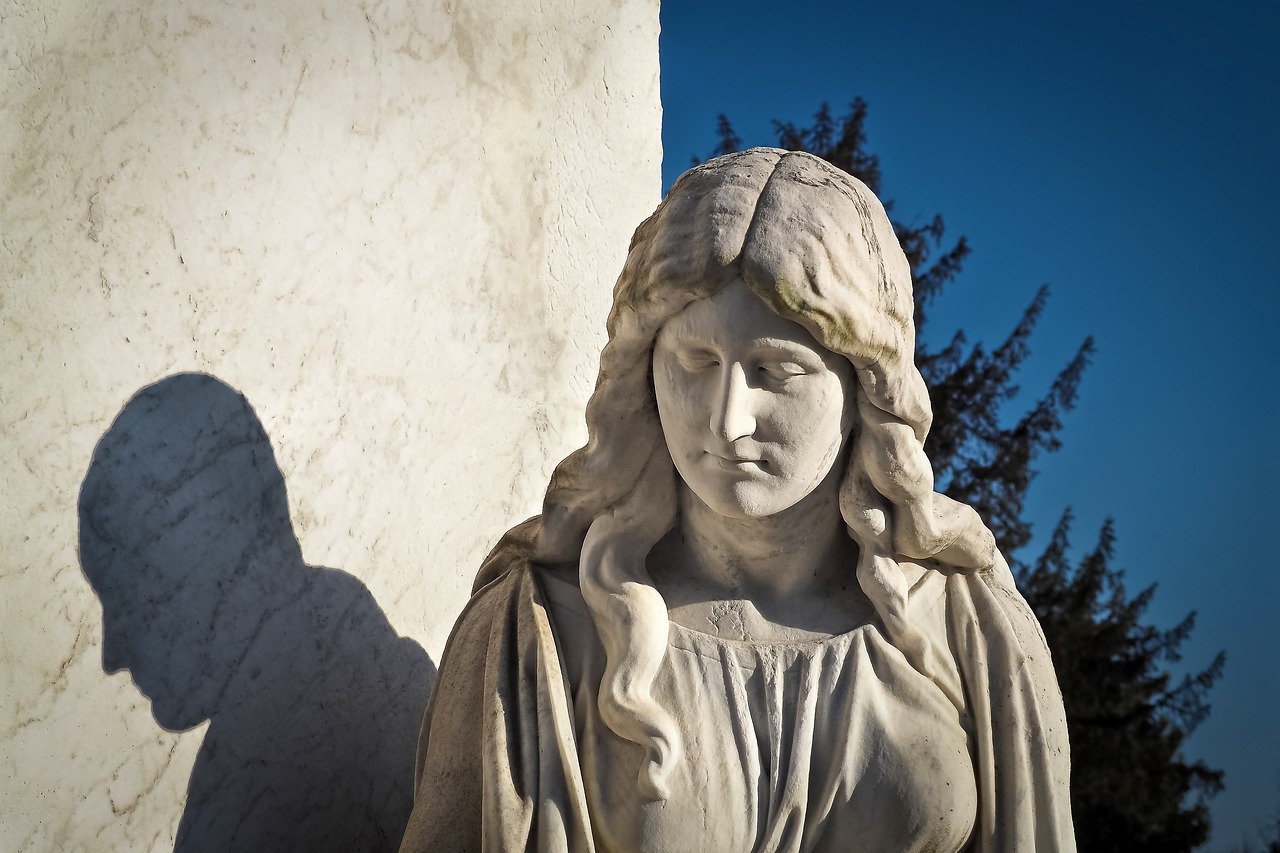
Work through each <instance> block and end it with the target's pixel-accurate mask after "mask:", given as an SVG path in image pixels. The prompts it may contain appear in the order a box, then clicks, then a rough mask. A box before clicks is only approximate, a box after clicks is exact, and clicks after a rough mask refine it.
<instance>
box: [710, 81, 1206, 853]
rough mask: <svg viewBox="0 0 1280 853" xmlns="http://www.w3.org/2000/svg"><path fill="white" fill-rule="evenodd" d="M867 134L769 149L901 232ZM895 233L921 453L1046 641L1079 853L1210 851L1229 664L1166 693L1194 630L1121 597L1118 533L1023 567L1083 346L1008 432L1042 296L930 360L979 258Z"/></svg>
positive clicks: (820, 121) (835, 127) (1062, 543)
mask: <svg viewBox="0 0 1280 853" xmlns="http://www.w3.org/2000/svg"><path fill="white" fill-rule="evenodd" d="M866 118H867V104H866V102H865V101H863V100H862V99H861V98H855V99H854V100H853V102H852V103H851V104H850V105H849V111H848V112H847V113H846V114H845V115H843V116H840V117H834V116H833V115H832V113H831V110H830V108H829V107H828V105H827V104H825V103H824V104H823V105H822V107H821V108H820V109H819V110H818V112H817V114H816V115H815V116H814V119H813V123H812V124H811V125H810V126H808V127H797V126H796V125H794V124H792V123H791V122H785V123H784V122H780V121H774V122H773V129H774V133H775V135H776V137H777V141H776V144H777V146H778V147H780V148H785V149H788V150H792V151H808V152H810V153H811V154H815V155H817V156H818V157H821V158H823V159H824V160H827V161H828V162H830V163H831V164H833V165H835V166H837V167H839V168H841V169H843V170H844V171H846V172H848V173H850V174H852V175H854V176H855V177H857V178H858V179H860V180H861V181H862V182H863V183H865V184H866V185H867V186H868V187H870V188H871V190H872V191H873V192H874V193H875V194H876V195H877V196H879V197H880V199H881V201H883V202H884V203H885V207H886V209H888V211H889V213H890V217H891V218H893V206H892V203H891V202H890V201H889V200H888V199H886V198H885V196H884V194H883V193H882V190H881V172H880V161H879V158H877V157H876V156H875V155H874V154H872V153H870V152H869V151H868V148H867V136H866ZM717 137H718V143H717V145H716V147H715V149H714V151H713V154H716V155H718V154H726V153H729V152H731V151H737V150H741V149H742V147H743V146H742V140H741V138H740V137H739V136H738V134H737V133H736V132H735V131H734V129H733V125H732V123H731V122H730V121H729V119H728V118H727V117H726V116H724V115H723V114H722V115H720V116H719V119H718V126H717ZM694 162H695V163H696V162H698V161H697V160H696V158H695V161H694ZM894 229H895V231H896V232H897V235H898V239H899V241H900V242H901V244H902V247H903V250H904V251H905V252H906V255H907V260H908V262H909V263H910V265H911V271H912V280H913V282H914V285H915V299H916V305H915V321H916V330H917V339H916V363H917V365H918V366H919V367H920V371H921V373H922V374H923V375H924V378H925V380H926V382H927V383H928V384H929V389H930V399H931V401H932V403H933V411H934V421H933V428H932V430H931V432H930V433H929V436H928V439H927V440H926V443H925V450H926V452H927V453H928V455H929V458H930V460H931V461H932V462H933V466H934V474H935V478H936V480H937V483H938V485H939V488H941V489H942V490H943V491H945V492H946V493H947V494H949V495H951V496H952V497H954V498H957V499H959V500H962V501H965V502H966V503H968V504H970V505H971V506H973V507H974V508H975V509H976V510H977V511H978V512H979V514H981V516H982V517H983V519H984V520H986V522H987V524H988V525H989V526H990V527H991V529H992V532H993V533H994V534H995V536H996V540H997V542H998V543H999V546H1000V549H1001V551H1002V552H1003V553H1005V554H1006V555H1008V556H1009V558H1010V561H1011V563H1012V565H1013V568H1014V571H1015V574H1016V575H1017V576H1018V579H1019V584H1020V586H1021V588H1022V591H1023V594H1024V595H1025V596H1026V598H1027V601H1028V603H1030V605H1031V607H1032V609H1033V610H1035V612H1036V615H1037V616H1038V617H1039V619H1040V622H1041V624H1042V626H1043V627H1044V631H1045V637H1046V639H1047V640H1048V642H1049V648H1050V650H1051V652H1052V653H1053V659H1054V665H1055V667H1056V669H1057V673H1058V679H1059V682H1060V685H1061V687H1062V693H1063V700H1064V703H1065V705H1066V711H1067V726H1068V731H1069V733H1070V738H1071V744H1072V792H1071V798H1072V809H1073V813H1074V816H1075V822H1076V834H1077V843H1078V845H1079V849H1081V850H1087V851H1091V853H1093V851H1099V852H1100V853H1106V851H1121V850H1123V851H1148V850H1150V851H1157V850H1158V851H1165V853H1173V851H1189V850H1192V849H1194V848H1195V847H1197V846H1199V845H1201V844H1203V843H1204V841H1205V840H1206V839H1207V838H1208V833H1209V813H1208V806H1207V798H1208V797H1210V796H1212V795H1213V794H1214V793H1216V792H1217V791H1218V790H1220V789H1221V787H1222V774H1221V772H1219V771H1215V770H1211V769H1209V768H1208V767H1206V766H1205V765H1204V764H1203V763H1202V762H1199V761H1195V762H1192V763H1188V762H1187V760H1186V759H1185V758H1184V757H1183V754H1182V751H1181V748H1182V744H1183V741H1184V740H1185V738H1186V737H1187V735H1188V734H1190V732H1191V731H1192V730H1193V729H1194V728H1195V727H1196V726H1197V725H1198V724H1199V723H1200V722H1202V721H1203V720H1204V718H1205V716H1206V715H1207V714H1208V713H1209V705H1208V704H1207V701H1206V699H1207V696H1208V692H1209V690H1210V688H1211V687H1212V685H1213V683H1214V681H1215V680H1216V679H1217V678H1218V677H1219V676H1220V675H1221V672H1222V667H1223V663H1224V657H1223V655H1221V654H1219V655H1218V657H1217V658H1216V659H1215V660H1214V662H1213V663H1212V664H1211V665H1210V666H1209V667H1208V668H1207V669H1205V670H1204V671H1202V672H1199V673H1196V674H1194V675H1190V676H1187V677H1186V678H1184V679H1182V680H1181V681H1179V682H1178V683H1177V684H1173V682H1172V680H1171V675H1170V673H1169V672H1168V671H1167V670H1166V669H1165V668H1164V667H1165V665H1167V664H1169V663H1175V662H1177V661H1178V660H1179V654H1178V649H1179V647H1180V646H1181V645H1182V643H1183V642H1184V641H1185V640H1186V639H1187V637H1188V635H1189V634H1190V632H1191V630H1192V628H1193V627H1194V624H1195V614H1194V613H1192V614H1190V615H1189V616H1187V618H1186V619H1184V620H1183V621H1182V622H1181V623H1180V624H1178V625H1177V626H1175V627H1174V628H1172V629H1169V630H1164V631H1162V630H1159V629H1157V628H1155V627H1152V626H1150V625H1148V624H1146V623H1144V622H1143V621H1142V617H1143V614H1144V613H1145V611H1146V608H1147V606H1148V605H1149V604H1150V602H1151V599H1152V596H1153V595H1154V594H1155V588H1154V587H1149V588H1147V589H1145V590H1143V591H1142V592H1140V593H1138V594H1137V595H1136V596H1133V597H1132V598H1130V597H1128V594H1127V592H1126V590H1125V587H1124V582H1123V577H1124V574H1123V572H1122V571H1121V570H1120V569H1118V568H1115V567H1113V566H1112V562H1113V549H1114V541H1115V533H1114V529H1113V525H1112V523H1111V522H1110V521H1108V522H1107V523H1106V524H1105V525H1104V527H1103V529H1102V532H1101V535H1100V538H1099V542H1098V545H1097V547H1096V548H1095V549H1094V550H1093V551H1091V552H1090V553H1089V554H1087V555H1086V556H1085V557H1084V558H1083V559H1082V560H1081V561H1080V563H1079V565H1078V566H1076V567H1074V568H1072V567H1071V566H1070V565H1069V564H1068V560H1067V551H1068V547H1069V543H1068V533H1069V528H1070V518H1071V516H1070V512H1069V511H1068V512H1066V513H1064V515H1063V517H1062V521H1061V522H1060V523H1059V524H1058V527H1057V529H1056V530H1055V531H1054V534H1053V536H1052V538H1051V541H1050V543H1049V546H1048V548H1047V549H1046V550H1045V552H1044V554H1042V555H1041V556H1040V558H1039V559H1037V560H1036V561H1035V562H1034V563H1033V564H1030V565H1028V564H1026V563H1025V562H1023V561H1022V560H1021V559H1020V558H1019V552H1020V551H1021V550H1022V549H1023V548H1024V547H1025V546H1026V545H1028V544H1029V543H1030V541H1031V533H1032V531H1031V524H1030V522H1028V521H1027V520H1026V519H1025V518H1024V517H1023V505H1024V500H1025V498H1026V494H1027V489H1028V487H1029V486H1030V484H1031V480H1032V479H1033V478H1034V476H1035V468H1034V467H1033V463H1034V462H1035V460H1036V459H1037V457H1038V456H1039V455H1040V454H1041V453H1044V452H1046V451H1054V450H1057V449H1058V448H1059V447H1060V446H1061V441H1060V439H1059V433H1060V432H1061V430H1062V416H1063V414H1064V413H1065V412H1067V411H1069V410H1070V409H1071V408H1073V407H1074V405H1075V403H1076V397H1077V392H1078V389H1079V386H1080V381H1081V379H1082V377H1083V375H1084V370H1085V367H1086V366H1087V365H1088V363H1089V360H1090V357H1091V356H1092V355H1093V340H1092V339H1091V338H1085V339H1084V341H1083V342H1082V343H1081V344H1080V347H1079V349H1078V350H1077V351H1076V352H1075V354H1074V356H1073V357H1072V358H1071V359H1070V360H1069V361H1068V362H1067V364H1066V366H1065V367H1063V369H1062V370H1061V371H1060V372H1059V373H1058V375H1057V377H1056V378H1055V379H1054V381H1053V382H1052V383H1051V384H1050V386H1049V388H1048V389H1047V390H1046V391H1045V393H1044V394H1043V396H1042V397H1041V398H1040V399H1039V400H1038V401H1037V402H1036V404H1035V405H1034V406H1032V407H1031V409H1030V411H1028V412H1027V413H1026V414H1025V415H1023V416H1022V417H1021V418H1019V419H1017V420H1016V421H1014V422H1013V423H1003V422H1002V421H1001V419H1000V411H1001V406H1002V404H1004V403H1006V402H1008V401H1010V400H1012V399H1013V398H1014V397H1015V396H1016V395H1017V394H1018V391H1019V388H1018V386H1017V384H1015V381H1014V380H1015V374H1016V373H1017V370H1018V368H1019V366H1020V365H1021V364H1022V363H1023V361H1024V360H1025V359H1026V357H1027V354H1028V353H1029V351H1030V338H1031V334H1032V332H1033V331H1034V329H1035V326H1036V323H1037V321H1038V320H1039V319H1040V316H1041V314H1042V313H1043V311H1044V308H1045V305H1046V303H1047V301H1048V297H1049V291H1048V288H1047V287H1041V288H1040V289H1039V290H1038V291H1037V292H1036V294H1035V296H1034V297H1033V298H1032V300H1031V302H1030V304H1029V305H1028V306H1027V309H1026V310H1025V311H1024V313H1023V315H1022V318H1021V319H1020V320H1019V321H1018V323H1017V325H1015V326H1014V328H1013V330H1012V331H1011V332H1010V333H1009V335H1008V336H1007V337H1006V338H1005V340H1004V341H1003V342H1002V343H1000V345H999V346H997V347H995V348H994V349H990V350H989V349H988V348H987V347H985V346H984V345H983V344H982V343H981V342H979V343H975V344H972V345H970V344H969V343H968V341H967V340H966V338H965V335H964V332H963V331H956V332H955V333H954V334H953V335H952V336H951V338H950V339H949V341H948V343H947V344H946V345H945V346H942V347H940V348H937V349H931V348H930V347H929V346H928V345H927V344H926V342H925V340H924V336H923V335H920V334H919V332H920V331H921V330H922V329H923V328H924V327H925V324H926V321H927V320H929V319H930V314H929V309H930V308H931V306H932V304H933V302H934V300H935V299H936V298H937V296H938V295H939V294H940V293H941V292H942V291H943V289H944V288H945V287H946V285H948V284H949V283H950V282H952V281H953V280H954V279H955V278H956V276H957V275H959V273H960V272H961V269H962V267H963V265H964V261H965V259H966V258H967V257H968V255H969V252H970V247H969V244H968V243H967V242H966V241H965V239H964V238H963V237H960V238H958V239H956V240H955V241H954V242H948V241H947V239H946V232H945V225H944V223H943V220H942V217H941V216H935V217H934V218H933V219H932V220H930V221H929V222H927V223H925V224H924V225H909V224H906V223H903V222H900V221H898V220H896V219H894Z"/></svg>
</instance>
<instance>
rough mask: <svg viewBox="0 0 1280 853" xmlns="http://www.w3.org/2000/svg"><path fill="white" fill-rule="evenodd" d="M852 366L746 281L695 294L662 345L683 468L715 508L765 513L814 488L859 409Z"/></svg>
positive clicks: (657, 377)
mask: <svg viewBox="0 0 1280 853" xmlns="http://www.w3.org/2000/svg"><path fill="white" fill-rule="evenodd" d="M852 375H853V366H852V365H851V364H850V363H849V362H848V360H847V359H845V358H843V357H842V356H839V355H836V354H835V353H832V352H830V351H829V350H827V349H825V348H824V347H823V346H822V345H821V344H819V343H818V342H817V341H816V340H814V338H813V336H812V335H810V334H809V332H808V331H806V330H805V329H804V328H802V327H801V326H799V325H797V324H796V323H793V322H791V321H789V320H784V319H782V318H781V317H779V316H778V315H777V314H774V313H773V311H771V310H770V309H769V307H768V306H766V305H765V303H764V302H763V301H762V300H761V299H760V298H759V297H758V296H756V295H755V294H754V293H752V292H751V290H750V289H749V288H748V287H747V285H746V283H745V282H743V281H741V280H738V281H734V282H731V283H730V284H729V285H727V286H725V287H724V289H722V290H721V291H720V292H719V293H717V294H716V295H715V296H712V297H710V298H708V299H702V300H699V301H697V302H694V303H693V304H691V305H690V306H689V307H687V308H686V309H685V310H684V311H682V312H681V313H679V314H677V315H676V316H675V317H673V318H672V319H671V320H669V321H668V322H667V324H666V325H665V326H664V327H663V328H662V331H661V332H660V333H659V335H658V339H657V342H656V344H655V346H654V354H653V381H654V391H655V393H656V395H657V401H658V414H659V417H660V419H661V421H662V431H663V434H664V435H665V436H666V441H667V447H668V449H669V450H670V451H671V458H672V460H673V461H674V462H675V466H676V470H677V471H679V472H680V476H681V478H683V480H684V482H685V484H686V485H688V487H689V488H690V489H691V490H692V491H693V493H694V494H695V495H697V496H698V497H699V498H701V499H702V501H703V502H704V503H705V504H707V506H709V507H710V508H711V509H713V510H715V511H716V512H718V513H720V514H721V515H725V516H729V517H732V518H765V517H768V516H771V515H774V514H775V513H778V512H781V511H783V510H785V509H789V508H790V507H792V506H794V505H795V504H797V503H798V502H799V501H800V500H802V499H803V498H805V497H806V496H808V495H809V494H811V493H812V492H813V491H814V490H815V489H816V488H817V487H818V485H819V484H820V483H822V482H823V481H824V480H825V479H826V478H827V475H828V474H830V473H831V471H832V467H833V466H834V465H835V464H836V461H837V460H838V459H839V458H840V455H841V454H840V451H841V449H842V448H843V446H844V442H845V439H846V438H847V437H848V434H849V430H850V427H851V425H852V418H853V413H854V412H855V411H856V407H855V405H854V400H853V398H852V395H851V394H850V393H849V389H850V388H851V387H852V386H851V385H850V382H851V377H852Z"/></svg>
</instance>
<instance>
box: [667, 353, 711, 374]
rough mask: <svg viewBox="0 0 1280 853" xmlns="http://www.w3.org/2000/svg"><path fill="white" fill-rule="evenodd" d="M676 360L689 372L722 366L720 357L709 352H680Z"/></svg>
mask: <svg viewBox="0 0 1280 853" xmlns="http://www.w3.org/2000/svg"><path fill="white" fill-rule="evenodd" d="M676 360H677V361H679V362H680V366H681V367H683V368H684V369H685V370H689V371H697V370H706V369H708V368H711V367H719V365H720V359H719V357H717V356H716V354H715V353H713V352H710V351H708V350H690V351H685V352H678V353H676Z"/></svg>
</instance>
